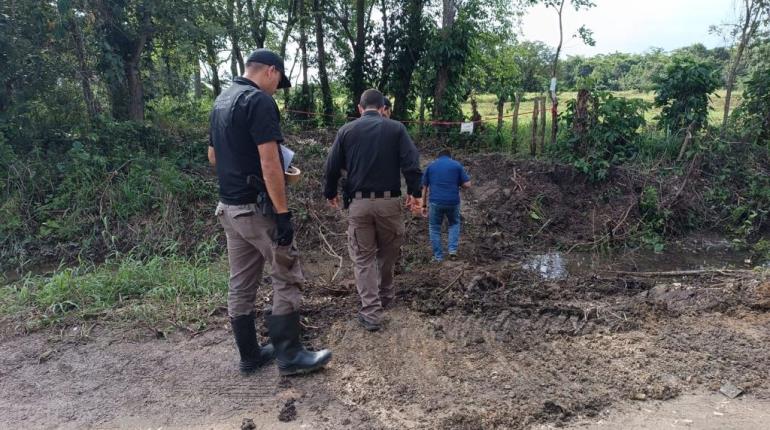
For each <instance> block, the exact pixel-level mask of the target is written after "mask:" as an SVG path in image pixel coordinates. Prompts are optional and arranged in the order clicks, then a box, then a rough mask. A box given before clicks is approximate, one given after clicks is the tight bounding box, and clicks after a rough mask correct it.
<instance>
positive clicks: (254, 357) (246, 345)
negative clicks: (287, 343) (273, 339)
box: [230, 313, 275, 374]
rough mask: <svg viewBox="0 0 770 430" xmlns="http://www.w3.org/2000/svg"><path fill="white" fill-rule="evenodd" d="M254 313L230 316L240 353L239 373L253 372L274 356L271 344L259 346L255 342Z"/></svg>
mask: <svg viewBox="0 0 770 430" xmlns="http://www.w3.org/2000/svg"><path fill="white" fill-rule="evenodd" d="M255 317H256V316H255V314H254V313H250V314H248V315H241V316H238V317H235V318H230V324H231V325H232V327H233V335H235V344H236V345H237V346H238V352H239V353H240V354H241V364H240V369H241V373H243V374H249V373H254V372H256V371H257V369H259V368H260V367H262V366H264V365H265V364H268V363H270V362H271V361H273V359H274V358H275V349H274V348H273V345H271V344H269V343H268V344H267V345H265V346H262V347H260V346H259V343H258V342H257V329H256V327H254V319H255Z"/></svg>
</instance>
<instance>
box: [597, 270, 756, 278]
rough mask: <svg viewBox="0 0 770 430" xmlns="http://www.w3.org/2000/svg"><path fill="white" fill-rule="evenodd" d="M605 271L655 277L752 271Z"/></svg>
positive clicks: (747, 271)
mask: <svg viewBox="0 0 770 430" xmlns="http://www.w3.org/2000/svg"><path fill="white" fill-rule="evenodd" d="M605 273H612V274H615V275H625V276H645V277H654V276H693V275H706V274H715V273H716V274H722V275H727V274H730V273H734V274H749V273H752V272H751V270H745V269H698V270H670V271H661V272H628V271H606V272H605Z"/></svg>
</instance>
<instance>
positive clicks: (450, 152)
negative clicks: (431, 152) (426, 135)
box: [438, 148, 452, 157]
mask: <svg viewBox="0 0 770 430" xmlns="http://www.w3.org/2000/svg"><path fill="white" fill-rule="evenodd" d="M445 155H446V156H447V157H451V156H452V151H450V150H449V148H443V149H442V150H441V151H439V152H438V156H439V157H443V156H445Z"/></svg>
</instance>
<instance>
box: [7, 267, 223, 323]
mask: <svg viewBox="0 0 770 430" xmlns="http://www.w3.org/2000/svg"><path fill="white" fill-rule="evenodd" d="M227 278H228V271H227V267H226V265H224V264H221V263H211V262H208V261H206V260H193V259H186V258H182V257H177V256H169V257H152V258H149V259H146V260H141V259H138V258H134V257H131V256H129V257H125V258H123V259H121V260H118V261H108V262H106V263H104V264H102V265H98V266H96V265H93V264H82V265H80V266H77V267H74V268H63V269H59V270H57V271H56V272H55V273H54V274H51V275H27V276H26V277H24V278H22V279H21V280H19V281H17V282H14V283H11V284H9V285H6V286H3V287H0V316H11V315H17V316H18V315H19V314H22V315H26V319H27V325H28V327H29V328H36V327H40V326H45V325H50V324H56V323H60V322H66V321H67V320H75V319H88V318H94V317H106V318H107V319H111V318H112V319H124V320H132V321H142V322H144V323H146V324H149V325H152V326H155V325H156V324H158V323H160V322H164V323H170V324H173V325H177V324H178V325H186V324H191V323H193V324H196V323H197V324H198V325H201V324H205V321H206V319H207V317H208V316H210V315H211V314H212V313H213V312H215V311H216V310H217V308H219V307H221V306H224V305H225V303H226V295H227Z"/></svg>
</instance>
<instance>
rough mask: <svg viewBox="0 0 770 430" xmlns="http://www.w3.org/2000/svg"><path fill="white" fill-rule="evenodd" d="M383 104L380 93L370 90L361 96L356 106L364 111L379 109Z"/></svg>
mask: <svg viewBox="0 0 770 430" xmlns="http://www.w3.org/2000/svg"><path fill="white" fill-rule="evenodd" d="M383 103H384V97H383V95H382V93H381V92H379V91H378V90H376V89H374V88H370V89H368V90H366V91H364V93H363V94H361V100H360V101H359V102H358V105H359V106H361V108H363V109H364V110H367V109H381V108H382V106H383Z"/></svg>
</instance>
